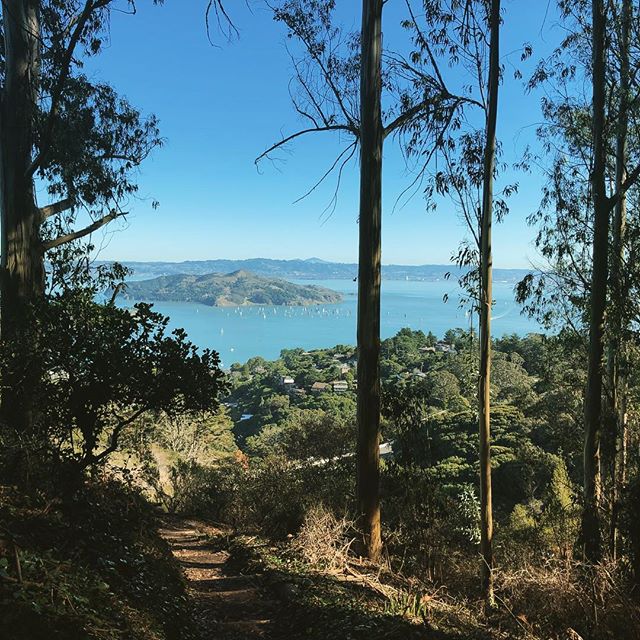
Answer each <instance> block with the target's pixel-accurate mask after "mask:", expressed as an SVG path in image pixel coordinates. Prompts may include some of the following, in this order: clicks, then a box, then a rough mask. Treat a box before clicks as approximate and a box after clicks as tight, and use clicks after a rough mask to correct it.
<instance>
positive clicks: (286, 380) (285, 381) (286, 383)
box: [281, 376, 296, 391]
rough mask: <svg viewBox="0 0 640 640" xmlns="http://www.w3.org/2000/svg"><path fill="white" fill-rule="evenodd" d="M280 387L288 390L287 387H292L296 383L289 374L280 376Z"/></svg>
mask: <svg viewBox="0 0 640 640" xmlns="http://www.w3.org/2000/svg"><path fill="white" fill-rule="evenodd" d="M281 383H282V388H283V389H284V390H285V391H288V390H289V389H293V387H294V386H295V384H296V381H295V380H294V379H293V378H292V377H291V376H282V380H281Z"/></svg>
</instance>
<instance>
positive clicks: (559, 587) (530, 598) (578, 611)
mask: <svg viewBox="0 0 640 640" xmlns="http://www.w3.org/2000/svg"><path fill="white" fill-rule="evenodd" d="M496 577H497V585H496V587H497V593H498V594H499V597H500V600H501V604H502V605H503V606H504V607H505V608H506V609H507V610H509V611H510V613H511V614H512V616H513V617H514V618H516V619H517V622H518V624H519V626H520V627H521V629H522V630H524V631H525V632H526V634H525V635H526V636H528V637H530V638H539V639H542V638H544V639H545V640H551V639H556V638H562V639H565V638H571V637H578V636H577V635H575V634H578V635H579V636H580V637H582V638H592V639H594V640H596V639H598V640H599V639H605V638H606V639H609V638H612V639H613V638H615V639H616V640H626V639H629V640H637V639H638V638H640V608H639V607H638V604H637V601H634V599H633V598H632V596H631V595H630V594H629V592H628V591H627V590H625V587H624V585H625V584H626V580H625V576H624V575H623V571H622V567H621V566H620V565H619V564H616V563H614V562H603V563H602V564H600V565H597V566H586V565H584V564H581V563H577V562H562V563H559V562H558V563H551V562H550V563H547V564H546V565H544V566H529V567H524V568H522V569H519V570H518V571H510V572H509V571H506V572H500V573H498V575H497V576H496Z"/></svg>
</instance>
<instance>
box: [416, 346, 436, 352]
mask: <svg viewBox="0 0 640 640" xmlns="http://www.w3.org/2000/svg"><path fill="white" fill-rule="evenodd" d="M418 351H421V352H422V353H435V352H436V348H435V347H420V349H418Z"/></svg>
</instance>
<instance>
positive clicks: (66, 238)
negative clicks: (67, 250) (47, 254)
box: [42, 211, 126, 251]
mask: <svg viewBox="0 0 640 640" xmlns="http://www.w3.org/2000/svg"><path fill="white" fill-rule="evenodd" d="M125 215H126V213H125V212H120V211H112V212H111V213H108V214H107V215H106V216H103V217H102V218H100V219H98V220H96V221H95V222H93V223H92V224H90V225H88V226H86V227H85V228H84V229H80V230H79V231H73V232H71V233H66V234H64V235H62V236H58V237H57V238H54V239H53V240H49V241H48V242H43V243H42V249H43V250H44V251H49V250H50V249H55V248H56V247H59V246H60V245H61V244H66V243H67V242H73V241H74V240H78V239H80V238H84V237H85V236H88V235H89V234H91V233H93V232H94V231H97V230H98V229H100V227H104V225H105V224H108V223H109V222H111V221H112V220H115V219H116V218H121V217H123V216H125Z"/></svg>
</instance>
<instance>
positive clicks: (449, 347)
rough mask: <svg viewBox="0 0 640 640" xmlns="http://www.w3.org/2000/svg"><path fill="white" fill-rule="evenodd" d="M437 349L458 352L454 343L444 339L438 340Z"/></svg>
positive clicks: (444, 351)
mask: <svg viewBox="0 0 640 640" xmlns="http://www.w3.org/2000/svg"><path fill="white" fill-rule="evenodd" d="M435 349H436V351H438V352H439V353H456V348H455V347H454V346H453V345H451V344H449V343H447V342H444V341H442V340H440V342H436V347H435Z"/></svg>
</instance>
